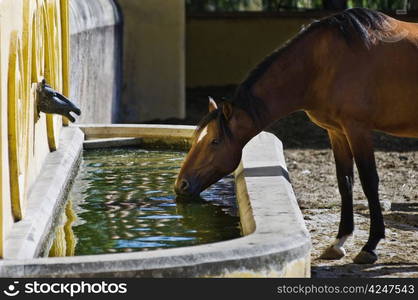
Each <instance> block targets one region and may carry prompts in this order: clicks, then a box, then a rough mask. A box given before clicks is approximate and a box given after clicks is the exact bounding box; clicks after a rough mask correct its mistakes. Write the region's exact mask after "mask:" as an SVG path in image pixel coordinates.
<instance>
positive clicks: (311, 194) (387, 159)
mask: <svg viewBox="0 0 418 300" xmlns="http://www.w3.org/2000/svg"><path fill="white" fill-rule="evenodd" d="M233 91H234V87H233V86H229V87H224V88H198V89H189V90H188V91H187V118H186V119H185V120H176V119H172V120H163V121H162V120H155V121H154V122H153V123H161V122H163V123H171V124H179V123H180V124H196V122H197V121H198V120H199V119H200V118H201V117H202V116H203V115H204V114H205V113H206V112H207V96H212V97H214V98H215V99H218V100H222V98H228V97H230V96H231V95H232V93H233ZM268 131H270V132H273V133H274V134H276V135H277V136H278V137H279V138H280V139H281V140H282V142H283V145H284V149H285V157H286V162H287V167H288V170H289V173H290V178H291V181H292V185H293V188H294V191H295V194H296V198H297V199H298V201H299V204H300V207H301V209H302V213H303V215H304V219H305V221H306V226H307V228H308V230H309V231H310V233H311V237H312V245H313V249H312V276H313V277H418V185H417V183H418V139H402V138H395V137H391V136H388V135H383V134H376V136H375V146H376V161H377V165H378V171H379V176H380V189H379V192H380V198H381V202H382V204H383V206H384V207H385V211H384V220H385V224H386V228H387V229H386V239H385V240H382V241H381V243H380V244H379V246H378V248H377V253H378V255H379V260H378V261H377V262H376V263H375V264H373V265H356V264H353V263H352V258H353V257H354V256H355V255H357V253H358V251H360V249H361V247H362V246H363V245H364V243H365V242H366V241H367V237H368V224H369V218H368V209H367V204H366V199H365V197H364V195H363V193H362V190H361V187H360V184H359V180H358V175H357V174H356V179H357V180H356V184H355V188H354V203H355V225H356V229H355V232H354V236H353V237H352V238H350V239H349V240H348V241H347V242H346V244H345V248H346V250H347V256H346V257H344V258H342V259H340V260H337V261H326V260H321V259H318V257H319V256H320V253H321V251H322V250H323V249H324V248H326V247H327V246H328V245H329V244H330V243H332V241H333V240H334V237H335V236H336V234H337V231H338V224H339V218H340V213H339V211H340V196H339V193H338V188H337V182H336V177H335V165H334V158H333V155H332V151H331V150H330V146H329V141H328V137H327V135H326V132H325V131H324V130H322V129H321V128H319V127H317V126H315V125H314V124H312V123H311V122H310V121H309V120H308V118H307V117H306V115H305V114H304V113H296V114H293V115H291V116H288V117H286V118H284V119H282V120H280V121H279V122H277V123H276V124H275V125H274V126H272V127H271V128H269V129H268Z"/></svg>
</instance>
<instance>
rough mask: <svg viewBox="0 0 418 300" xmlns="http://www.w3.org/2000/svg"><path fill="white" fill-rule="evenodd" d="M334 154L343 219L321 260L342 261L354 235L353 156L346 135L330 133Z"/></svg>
mask: <svg viewBox="0 0 418 300" xmlns="http://www.w3.org/2000/svg"><path fill="white" fill-rule="evenodd" d="M328 135H329V138H330V141H331V146H332V150H333V152H334V159H335V166H336V170H337V181H338V189H339V191H340V195H341V219H340V225H339V229H338V234H337V238H336V240H335V242H334V243H332V244H331V245H330V246H329V247H328V248H326V249H325V251H324V252H323V253H322V255H321V256H320V258H321V259H340V258H342V257H344V256H345V255H346V251H345V249H344V247H343V245H344V243H345V241H346V240H347V239H348V237H349V236H350V235H351V234H352V233H353V230H354V215H353V183H354V175H353V155H352V153H351V149H350V145H349V144H348V141H347V138H346V137H345V135H344V134H341V133H337V132H334V131H328Z"/></svg>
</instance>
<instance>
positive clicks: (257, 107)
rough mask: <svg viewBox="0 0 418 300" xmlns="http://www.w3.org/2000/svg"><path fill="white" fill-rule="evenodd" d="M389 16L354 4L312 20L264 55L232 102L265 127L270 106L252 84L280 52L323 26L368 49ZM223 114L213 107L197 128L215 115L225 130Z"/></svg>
mask: <svg viewBox="0 0 418 300" xmlns="http://www.w3.org/2000/svg"><path fill="white" fill-rule="evenodd" d="M387 19H388V16H386V15H385V14H383V13H381V12H378V11H374V10H370V9H366V8H351V9H347V10H344V11H342V12H339V13H337V14H334V15H331V16H328V17H325V18H322V19H320V20H316V21H314V22H312V23H311V24H309V25H308V26H306V27H304V28H302V30H301V31H300V32H299V34H298V35H296V36H295V37H294V38H293V39H291V40H289V41H287V42H286V43H285V44H284V45H282V46H281V47H280V48H278V49H276V50H274V51H273V52H272V53H271V54H270V55H268V56H267V57H265V58H264V59H263V60H262V61H261V62H260V63H259V64H258V65H257V66H256V67H255V68H254V69H253V70H252V71H250V72H249V73H248V75H247V77H246V78H245V79H244V80H243V81H242V83H241V84H240V85H239V86H238V87H237V89H236V91H235V94H234V96H233V97H232V99H231V100H230V102H231V104H233V105H234V106H237V107H239V108H241V109H243V110H244V111H246V112H247V113H248V115H249V116H250V117H251V118H252V119H253V121H254V124H255V126H257V127H259V129H262V128H261V127H262V121H263V119H264V116H265V114H266V113H267V110H266V107H265V105H264V102H263V101H262V100H261V99H259V98H257V97H255V96H254V95H253V94H252V92H251V88H252V86H253V85H254V84H255V83H256V82H257V81H258V80H259V79H260V78H261V77H262V76H263V74H264V73H265V72H266V71H267V70H268V69H269V68H270V66H271V65H272V64H273V63H274V62H275V61H276V59H278V58H279V56H281V55H283V54H284V53H285V52H287V51H289V49H291V48H292V46H293V45H294V44H295V43H296V42H297V41H299V40H301V39H302V38H304V37H305V36H306V35H307V34H310V33H312V32H313V31H314V30H317V29H320V28H330V29H337V31H338V32H339V34H341V36H342V37H343V38H344V39H345V41H346V42H347V44H348V45H349V46H351V45H353V44H355V43H358V42H360V43H361V44H362V45H363V46H365V48H366V49H369V48H370V47H371V45H373V44H374V43H375V42H376V40H377V38H378V36H379V33H381V32H382V31H383V32H385V33H387V30H388V29H387V28H388V27H387V24H388V23H387ZM222 117H223V115H222V110H221V109H219V108H218V109H217V110H214V111H212V112H211V113H209V114H208V115H206V117H204V118H203V119H202V121H201V122H200V123H199V125H198V129H197V131H196V132H199V131H200V130H201V129H203V128H204V127H205V126H206V125H207V124H208V123H209V122H210V121H212V120H215V119H216V120H218V123H219V125H220V126H222V127H220V130H221V131H222V132H226V131H225V130H226V129H225V127H227V124H226V120H223V119H222Z"/></svg>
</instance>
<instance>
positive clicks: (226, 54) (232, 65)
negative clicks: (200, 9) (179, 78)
mask: <svg viewBox="0 0 418 300" xmlns="http://www.w3.org/2000/svg"><path fill="white" fill-rule="evenodd" d="M324 16H326V13H324V12H322V13H321V12H314V13H307V12H305V13H277V14H267V13H242V14H239V13H236V14H218V15H209V14H206V15H195V16H189V17H188V18H187V22H186V86H187V87H199V86H222V85H229V84H238V83H240V82H241V81H242V80H243V79H244V78H245V76H246V75H247V73H248V72H249V71H250V70H252V69H253V68H254V67H255V66H256V65H257V64H258V63H259V62H260V61H261V60H262V59H263V58H264V57H265V56H267V55H268V54H270V53H271V52H272V51H273V50H274V49H276V48H277V47H279V46H281V45H282V44H283V43H284V42H286V41H287V40H288V39H290V38H292V37H293V36H295V35H296V34H297V33H298V32H299V31H300V29H301V27H302V25H305V24H309V23H311V22H312V21H313V20H314V19H318V18H322V17H324ZM393 17H395V18H398V19H402V20H405V21H409V22H418V15H417V14H416V13H408V15H403V16H400V15H398V16H396V15H395V16H393Z"/></svg>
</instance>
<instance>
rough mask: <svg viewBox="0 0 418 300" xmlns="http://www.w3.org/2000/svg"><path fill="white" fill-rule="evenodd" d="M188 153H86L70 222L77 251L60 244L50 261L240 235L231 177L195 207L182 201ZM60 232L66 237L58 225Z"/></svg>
mask: <svg viewBox="0 0 418 300" xmlns="http://www.w3.org/2000/svg"><path fill="white" fill-rule="evenodd" d="M184 155H185V154H184V153H182V152H166V151H146V150H140V149H106V150H105V149H103V150H89V151H85V152H84V154H83V161H82V164H81V167H80V171H79V173H78V175H77V177H76V178H75V181H74V184H73V186H72V189H71V191H70V193H69V196H68V199H69V202H68V203H69V204H68V205H70V206H71V210H72V209H73V210H74V211H75V214H76V215H77V220H76V221H74V218H72V223H73V224H72V225H71V224H70V225H68V224H66V225H65V226H67V227H66V228H67V232H68V228H72V232H73V233H74V235H75V238H74V237H73V238H72V241H73V242H72V243H73V248H75V249H74V251H65V252H63V251H52V249H54V247H53V248H52V249H51V251H50V256H62V255H63V254H64V253H65V255H84V254H100V253H114V252H129V251H144V250H151V249H163V248H171V247H181V246H190V245H197V244H204V243H211V242H216V241H221V240H228V239H232V238H236V237H238V236H240V228H239V218H238V216H237V209H236V203H235V196H234V186H233V180H232V178H225V179H223V180H221V181H220V182H218V183H217V184H215V185H214V186H212V188H211V189H209V190H207V191H205V192H203V193H202V195H201V196H202V198H200V199H197V200H195V201H193V202H176V201H175V198H174V193H173V183H174V180H175V177H176V175H177V173H178V171H179V166H180V164H181V161H182V160H183V158H184ZM68 205H67V207H68ZM66 210H67V209H66ZM67 219H68V218H67ZM63 228H64V226H63ZM56 235H57V238H58V240H66V238H65V235H66V233H65V232H63V231H60V229H59V227H57V230H56ZM68 235H69V236H71V234H70V233H68ZM63 237H64V238H63ZM74 241H77V243H76V244H75V242H74ZM56 243H57V242H55V241H54V244H56ZM70 244H71V242H70ZM74 245H75V247H74ZM55 248H56V247H55Z"/></svg>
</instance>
